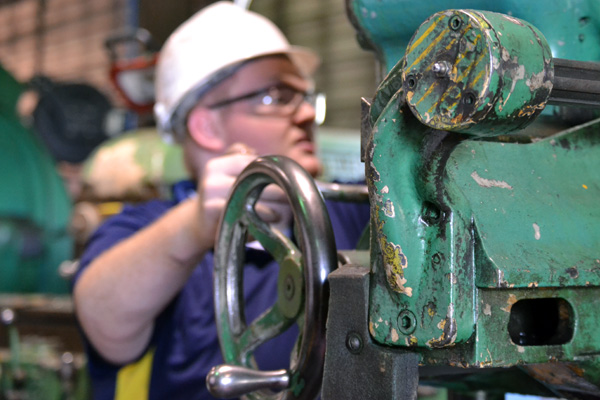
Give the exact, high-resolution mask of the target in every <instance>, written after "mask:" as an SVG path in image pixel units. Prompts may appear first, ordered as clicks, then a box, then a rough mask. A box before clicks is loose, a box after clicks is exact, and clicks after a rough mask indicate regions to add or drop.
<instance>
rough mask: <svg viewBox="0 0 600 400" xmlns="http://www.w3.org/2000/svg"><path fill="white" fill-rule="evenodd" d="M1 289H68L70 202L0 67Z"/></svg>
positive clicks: (17, 92) (17, 89) (16, 92)
mask: <svg viewBox="0 0 600 400" xmlns="http://www.w3.org/2000/svg"><path fill="white" fill-rule="evenodd" d="M0 87H2V96H1V97H2V98H1V99H0V132H1V134H0V140H1V141H2V144H1V148H2V157H0V173H1V175H0V179H1V181H2V185H3V188H4V189H3V190H2V195H1V196H0V254H1V255H2V257H1V259H2V268H1V269H0V293H54V294H67V293H68V285H67V282H66V280H65V279H63V278H61V277H60V275H59V273H58V267H59V265H60V263H61V262H62V261H64V260H67V259H69V258H70V257H71V255H72V240H71V238H70V236H69V233H68V231H67V227H68V223H69V217H70V212H71V201H70V199H69V197H68V195H67V193H66V191H65V188H64V185H63V183H62V181H61V179H60V177H59V176H58V174H57V172H56V169H55V167H54V162H53V161H52V159H51V158H50V155H49V154H48V151H47V150H46V149H45V148H44V147H43V146H42V144H41V143H40V142H39V141H38V140H37V138H36V137H35V136H34V135H33V133H32V132H31V131H29V130H27V129H26V128H25V127H24V126H23V125H22V124H21V122H20V120H19V118H18V116H17V114H16V104H17V100H18V98H19V96H20V94H21V91H22V87H21V85H20V84H19V83H18V82H17V81H16V80H15V79H14V78H13V77H12V76H11V75H9V74H8V73H7V72H6V71H5V70H4V69H2V68H1V67H0Z"/></svg>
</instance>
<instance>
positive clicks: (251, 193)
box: [214, 156, 337, 399]
mask: <svg viewBox="0 0 600 400" xmlns="http://www.w3.org/2000/svg"><path fill="white" fill-rule="evenodd" d="M271 183H274V184H276V185H278V186H279V187H281V188H282V189H283V191H284V192H285V193H286V196H287V198H288V202H289V203H290V205H291V209H292V212H293V215H294V221H295V224H296V228H297V234H298V238H297V240H298V244H299V246H300V252H301V255H302V265H303V270H304V272H303V274H304V288H303V290H304V307H303V312H301V313H300V315H304V319H303V322H304V323H303V325H302V326H301V331H300V334H299V338H298V340H297V341H296V348H295V350H294V351H293V352H292V355H291V360H290V368H289V373H290V378H291V379H290V381H291V388H290V389H289V390H286V391H283V392H280V393H277V394H275V393H273V392H270V391H269V392H267V391H260V392H253V393H250V394H248V395H247V396H246V397H247V398H250V399H266V398H269V399H271V398H273V399H300V398H302V399H308V398H314V397H316V395H317V394H318V391H319V387H320V383H321V378H322V374H323V362H324V355H325V343H324V341H325V322H326V314H327V300H328V287H327V280H326V279H327V276H328V275H329V273H330V272H331V271H332V270H333V269H334V268H335V267H336V265H337V260H336V250H335V241H334V238H333V230H332V228H331V222H330V220H329V216H328V214H327V211H326V208H325V204H324V201H323V197H322V196H321V193H320V192H319V190H318V189H317V187H316V184H315V182H314V181H313V179H312V177H311V176H310V175H309V174H308V173H307V172H306V171H305V170H304V169H302V167H301V166H300V165H298V164H297V163H296V162H295V161H293V160H291V159H289V158H286V157H274V156H271V157H261V158H259V159H257V160H255V161H254V162H253V163H251V164H250V165H249V166H248V167H247V168H246V169H245V170H244V171H243V172H242V173H241V174H240V176H239V178H238V180H237V181H236V183H235V185H234V187H233V190H232V193H231V196H230V199H229V201H228V203H227V207H226V210H225V212H224V215H223V218H222V220H221V225H220V229H219V234H218V238H217V247H216V251H215V272H214V279H215V285H214V288H215V294H214V295H215V315H216V322H217V330H218V334H219V341H220V345H221V351H222V354H223V358H224V360H225V362H226V363H228V364H234V365H241V366H245V367H251V368H256V365H255V364H254V361H253V357H252V356H251V355H250V357H249V358H247V359H243V358H244V357H242V355H241V354H240V350H241V349H240V348H238V347H237V343H236V341H237V340H238V339H239V336H240V335H241V333H243V332H245V330H246V329H247V328H248V326H247V324H246V321H245V317H244V309H243V307H244V300H243V290H242V281H243V279H242V277H243V271H242V269H243V253H244V248H245V232H246V231H247V229H248V224H250V223H251V222H250V221H249V220H248V218H249V217H248V215H252V213H253V211H252V208H253V206H254V204H255V202H256V200H257V199H258V197H259V196H260V193H261V192H262V190H263V189H264V188H265V187H266V186H267V185H269V184H271ZM240 203H241V204H240ZM279 240H284V239H279ZM282 246H283V247H284V248H286V244H285V242H284V244H282ZM277 301H279V299H278V300H277ZM277 306H278V305H277V303H276V304H275V305H274V307H277ZM306 316H310V318H307V317H306ZM296 320H298V318H296V319H294V321H296Z"/></svg>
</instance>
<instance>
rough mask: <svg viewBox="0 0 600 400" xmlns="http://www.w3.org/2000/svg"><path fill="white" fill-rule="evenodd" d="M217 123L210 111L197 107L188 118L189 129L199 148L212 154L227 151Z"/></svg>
mask: <svg viewBox="0 0 600 400" xmlns="http://www.w3.org/2000/svg"><path fill="white" fill-rule="evenodd" d="M215 123H216V121H215V116H214V114H213V113H212V112H211V111H210V110H208V109H206V108H204V107H195V108H194V109H193V110H192V111H191V112H190V114H189V116H188V119H187V128H188V132H189V133H190V136H191V137H192V139H194V141H195V142H196V143H197V144H198V146H200V147H202V148H204V149H206V150H209V151H212V152H222V151H223V150H224V149H225V142H224V140H223V138H222V137H221V135H220V130H219V129H217V127H216V125H215Z"/></svg>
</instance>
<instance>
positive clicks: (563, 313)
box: [207, 0, 600, 400]
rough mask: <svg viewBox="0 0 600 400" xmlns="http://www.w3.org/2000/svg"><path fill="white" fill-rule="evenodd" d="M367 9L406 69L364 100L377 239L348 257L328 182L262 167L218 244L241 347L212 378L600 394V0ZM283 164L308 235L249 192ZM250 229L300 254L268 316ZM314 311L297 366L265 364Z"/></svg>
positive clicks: (388, 54) (245, 388) (380, 39)
mask: <svg viewBox="0 0 600 400" xmlns="http://www.w3.org/2000/svg"><path fill="white" fill-rule="evenodd" d="M347 8H348V13H349V15H350V19H351V20H352V22H353V24H354V26H355V27H356V29H357V31H358V38H359V42H360V43H361V44H362V45H363V46H364V47H367V48H369V49H372V50H374V51H375V52H376V53H377V55H378V58H379V60H380V61H381V63H382V67H383V68H384V69H385V71H386V76H385V78H384V79H383V80H382V82H381V84H380V86H379V88H378V89H377V92H376V94H375V96H374V98H373V99H372V100H371V101H365V102H364V107H363V109H364V115H363V127H362V143H363V148H362V157H363V161H364V163H365V176H366V181H367V186H368V190H369V201H370V205H371V224H370V246H369V247H370V249H368V250H367V249H357V250H356V251H353V252H342V253H341V254H339V255H337V256H336V252H335V249H332V248H331V247H332V246H333V245H332V241H331V240H330V236H329V235H330V234H331V233H330V228H329V227H328V226H327V224H326V223H323V224H321V219H323V218H324V217H321V216H320V215H321V213H322V207H323V206H322V203H321V200H320V197H319V196H318V192H316V188H314V187H311V185H309V184H308V183H307V182H306V180H307V179H306V177H305V176H304V175H303V174H302V172H301V171H299V170H298V169H296V168H295V167H293V166H291V163H290V162H289V161H286V160H281V159H278V158H265V159H262V160H260V161H258V162H257V163H255V164H252V165H250V166H249V169H248V170H247V171H246V172H245V173H244V174H243V176H242V179H241V180H240V181H239V182H238V184H237V185H236V190H235V191H234V193H233V196H232V198H231V200H230V205H229V207H228V210H230V209H236V208H237V209H243V210H245V211H243V212H241V214H240V213H236V212H235V211H231V212H229V211H228V213H226V217H225V220H224V222H223V224H222V230H221V236H220V238H219V242H218V243H219V245H218V247H217V257H216V259H217V261H218V264H217V267H216V274H217V278H216V280H215V302H216V307H217V313H218V324H219V329H220V330H219V333H220V338H221V347H222V350H223V354H224V358H225V362H226V363H228V364H229V365H226V366H219V367H216V368H215V369H213V371H212V372H211V374H209V376H208V378H207V382H208V384H209V387H210V388H211V390H212V391H213V392H214V393H215V394H216V395H219V396H223V397H227V396H232V395H239V394H241V393H246V394H247V396H248V398H253V399H261V398H277V399H300V398H302V399H305V398H306V399H308V398H313V397H314V396H315V395H317V394H318V393H320V394H321V398H323V399H325V400H331V399H414V398H415V397H416V395H417V386H418V384H419V383H426V384H431V385H438V386H443V387H446V388H449V389H451V390H452V391H454V392H456V393H461V394H462V395H464V396H467V397H468V396H475V393H478V392H479V393H480V395H481V391H485V392H486V393H487V397H488V398H502V397H503V396H504V393H507V392H514V393H522V394H532V395H540V396H549V397H565V398H570V399H598V398H600V336H599V335H598V327H599V326H600V315H599V314H598V312H597V310H596V307H597V304H598V298H599V297H600V289H599V288H600V209H599V208H598V199H600V121H599V120H596V119H594V118H595V116H596V115H595V111H594V109H595V108H597V106H598V105H599V104H600V96H599V95H600V64H596V63H592V62H590V61H597V60H600V43H599V42H600V32H599V25H598V24H599V23H600V20H598V18H599V17H598V16H599V15H600V12H599V11H600V2H597V1H594V0H592V1H587V0H569V1H567V0H564V1H563V0H552V1H547V2H538V1H523V0H520V1H511V0H508V1H485V0H483V1H476V0H473V1H469V0H463V1H460V0H455V1H453V0H445V1H429V2H421V3H417V4H415V3H414V2H412V1H404V0H389V1H381V0H348V1H347ZM480 10H486V11H480ZM423 21H424V22H423ZM417 24H420V25H417ZM269 182H275V183H277V184H279V185H280V186H282V187H283V188H284V189H285V190H286V191H287V192H288V194H290V196H289V198H290V202H291V204H292V206H293V208H294V214H295V218H296V221H297V224H298V226H299V228H298V229H297V230H298V234H297V237H298V238H299V244H298V245H297V246H296V245H294V244H291V243H290V242H289V241H288V240H287V239H285V238H282V237H281V236H280V235H279V234H278V233H274V230H273V229H272V228H269V227H268V226H266V225H265V224H264V223H262V222H260V221H259V220H258V219H257V218H256V216H255V215H254V214H253V212H252V211H251V207H248V205H251V204H253V202H254V201H256V198H257V193H259V192H260V190H262V188H264V186H265V185H266V184H267V183H269ZM315 193H317V194H315ZM229 215H231V217H229V218H230V219H228V216H229ZM325 219H326V218H325ZM316 220H319V224H316V223H315V222H314V221H316ZM314 229H317V230H318V229H321V230H322V231H321V233H315V232H314ZM246 231H249V232H250V233H251V234H252V235H253V237H255V238H258V239H259V240H261V243H263V245H264V247H265V248H267V249H270V250H271V252H272V253H273V255H274V256H275V257H276V259H278V260H280V261H281V264H282V268H281V270H280V282H281V288H280V292H279V298H278V300H277V303H276V304H275V305H274V306H273V308H272V309H271V310H270V312H268V313H266V314H264V316H262V317H260V318H259V319H258V320H257V321H254V322H252V323H251V324H247V323H246V321H245V318H244V316H243V305H240V304H239V301H240V300H239V298H238V297H237V293H239V291H240V283H239V281H238V280H237V276H238V275H240V274H241V273H242V271H240V270H239V269H238V266H239V263H240V247H239V243H241V242H240V240H239V238H240V237H243V236H244V235H245V232H246ZM314 236H316V237H322V238H324V239H322V241H321V242H317V243H315V242H314V240H311V238H312V237H314ZM232 238H233V240H232ZM242 242H243V241H242ZM221 254H223V255H221ZM299 254H301V255H299ZM336 260H337V261H339V267H338V268H337V269H335V270H334V268H335V264H336ZM332 265H333V266H332ZM236 299H237V300H236ZM325 316H326V318H325ZM294 321H295V322H296V323H298V325H299V326H300V328H301V335H300V336H299V338H298V346H297V347H296V349H295V350H294V353H293V354H292V356H291V361H290V368H289V369H288V370H281V371H268V372H265V371H259V370H256V366H255V364H254V363H253V359H252V352H253V350H254V349H255V348H256V346H258V344H262V343H263V342H266V341H268V339H269V338H270V337H272V336H273V335H276V334H277V333H279V332H280V331H281V330H283V329H284V327H286V326H289V325H290V324H291V323H292V322H294ZM325 321H326V322H325ZM325 324H326V325H325ZM325 339H326V340H325ZM265 345H267V346H268V343H267V344H265ZM320 372H322V381H321V374H320ZM319 387H320V388H321V389H319ZM270 390H276V391H278V392H277V393H273V392H272V391H270ZM319 390H320V392H319Z"/></svg>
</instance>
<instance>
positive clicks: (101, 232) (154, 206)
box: [72, 200, 173, 285]
mask: <svg viewBox="0 0 600 400" xmlns="http://www.w3.org/2000/svg"><path fill="white" fill-rule="evenodd" d="M172 206H173V203H172V202H167V201H161V200H153V201H149V202H147V203H143V204H141V205H136V206H131V205H127V206H125V208H124V209H123V211H121V213H120V214H118V215H116V216H114V217H111V218H109V219H108V220H106V222H105V223H103V224H102V225H101V226H100V227H99V228H98V229H97V230H96V232H94V234H93V235H92V236H91V237H90V239H89V240H88V242H87V244H86V247H85V250H84V252H83V254H82V256H81V259H80V262H79V269H78V271H77V273H76V274H75V277H74V279H73V281H72V284H73V285H75V283H76V282H77V280H78V279H79V277H80V276H81V274H82V273H83V271H85V269H86V268H87V267H88V265H89V264H90V263H91V262H92V261H93V260H94V259H95V258H96V257H98V256H99V255H100V254H102V253H103V252H104V251H106V250H108V249H110V248H111V247H112V246H114V245H115V244H117V243H119V242H120V241H122V240H123V239H126V238H128V237H130V236H132V235H133V234H135V233H136V232H138V231H139V230H140V229H142V228H144V227H145V226H147V225H149V224H151V223H152V222H154V221H155V220H157V219H158V218H159V217H160V216H161V215H163V214H164V213H165V212H166V211H167V210H168V209H169V208H171V207H172Z"/></svg>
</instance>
